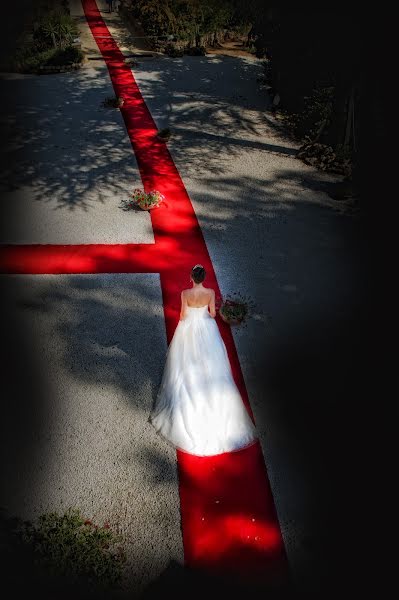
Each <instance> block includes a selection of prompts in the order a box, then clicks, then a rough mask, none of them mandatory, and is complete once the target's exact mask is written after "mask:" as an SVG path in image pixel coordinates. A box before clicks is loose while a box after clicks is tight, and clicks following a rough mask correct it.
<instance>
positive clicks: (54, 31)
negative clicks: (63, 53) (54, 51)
mask: <svg viewBox="0 0 399 600" xmlns="http://www.w3.org/2000/svg"><path fill="white" fill-rule="evenodd" d="M77 35H78V31H77V28H76V25H75V23H74V21H73V20H72V18H71V16H70V15H69V14H65V13H63V12H59V11H50V12H48V13H44V14H42V15H41V16H40V20H39V21H38V23H37V24H36V27H35V30H34V33H33V39H34V41H35V44H36V46H37V48H38V49H40V50H45V49H47V48H65V47H66V46H69V45H70V44H71V43H72V41H73V38H74V37H76V36H77Z"/></svg>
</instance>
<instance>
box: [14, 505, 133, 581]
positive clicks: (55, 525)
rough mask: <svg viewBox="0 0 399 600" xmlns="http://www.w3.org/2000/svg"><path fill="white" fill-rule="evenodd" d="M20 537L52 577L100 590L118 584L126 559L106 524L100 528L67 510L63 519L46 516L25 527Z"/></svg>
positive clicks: (49, 514) (54, 515) (60, 516)
mask: <svg viewBox="0 0 399 600" xmlns="http://www.w3.org/2000/svg"><path fill="white" fill-rule="evenodd" d="M21 533H22V538H23V540H24V541H25V542H26V543H27V544H28V545H29V546H30V547H31V548H32V549H33V551H34V554H35V555H36V556H37V563H38V564H39V565H40V566H42V567H46V569H48V571H49V573H50V574H51V575H53V576H62V577H65V576H66V577H68V579H69V580H72V581H78V582H84V583H85V584H88V585H89V586H92V587H94V588H96V587H97V588H102V589H111V588H116V587H118V586H119V584H120V583H121V579H122V568H123V565H124V563H125V561H126V557H125V554H124V551H123V549H122V547H121V546H120V542H121V538H120V536H118V535H116V534H115V533H114V532H113V531H112V530H111V529H110V527H109V525H108V524H107V523H104V525H103V526H102V527H99V526H98V525H95V524H93V523H92V522H91V521H90V520H88V519H84V518H83V517H82V515H81V513H80V511H79V510H78V509H69V510H67V511H66V512H65V513H64V514H63V515H60V514H58V513H56V512H49V513H45V514H43V515H41V516H40V517H39V519H38V521H37V523H36V524H35V525H34V524H32V523H25V524H24V526H23V528H22V532H21Z"/></svg>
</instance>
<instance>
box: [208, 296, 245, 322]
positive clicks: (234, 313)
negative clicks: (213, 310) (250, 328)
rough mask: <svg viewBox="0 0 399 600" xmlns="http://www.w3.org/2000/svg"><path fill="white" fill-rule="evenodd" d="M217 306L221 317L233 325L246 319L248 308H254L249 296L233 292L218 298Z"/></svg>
mask: <svg viewBox="0 0 399 600" xmlns="http://www.w3.org/2000/svg"><path fill="white" fill-rule="evenodd" d="M217 306H218V307H219V314H220V316H221V317H222V319H223V320H224V321H226V322H227V323H230V324H232V325H234V324H241V323H244V322H245V321H246V319H247V318H248V316H249V313H250V310H251V309H253V308H254V302H253V300H252V299H251V298H250V297H247V296H243V295H242V294H240V293H239V292H235V293H233V294H228V295H227V296H226V297H225V298H220V299H219V300H218V301H217Z"/></svg>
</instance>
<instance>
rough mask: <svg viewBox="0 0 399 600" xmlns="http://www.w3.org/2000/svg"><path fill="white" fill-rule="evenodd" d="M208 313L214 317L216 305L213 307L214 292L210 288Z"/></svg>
mask: <svg viewBox="0 0 399 600" xmlns="http://www.w3.org/2000/svg"><path fill="white" fill-rule="evenodd" d="M209 314H210V315H211V317H212V318H213V319H214V318H215V317H216V307H215V292H214V290H211V299H210V301H209Z"/></svg>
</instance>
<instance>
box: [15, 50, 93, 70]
mask: <svg viewBox="0 0 399 600" xmlns="http://www.w3.org/2000/svg"><path fill="white" fill-rule="evenodd" d="M82 60H83V52H82V51H81V49H80V48H77V47H76V46H68V47H66V48H48V49H47V50H42V51H39V52H38V51H37V48H36V47H35V46H25V47H23V48H21V49H20V50H19V51H18V52H17V54H16V56H15V59H14V68H15V70H16V71H19V72H22V73H26V72H27V73H32V72H33V73H35V72H38V71H39V70H40V67H49V66H68V65H71V64H73V63H80V62H82Z"/></svg>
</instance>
